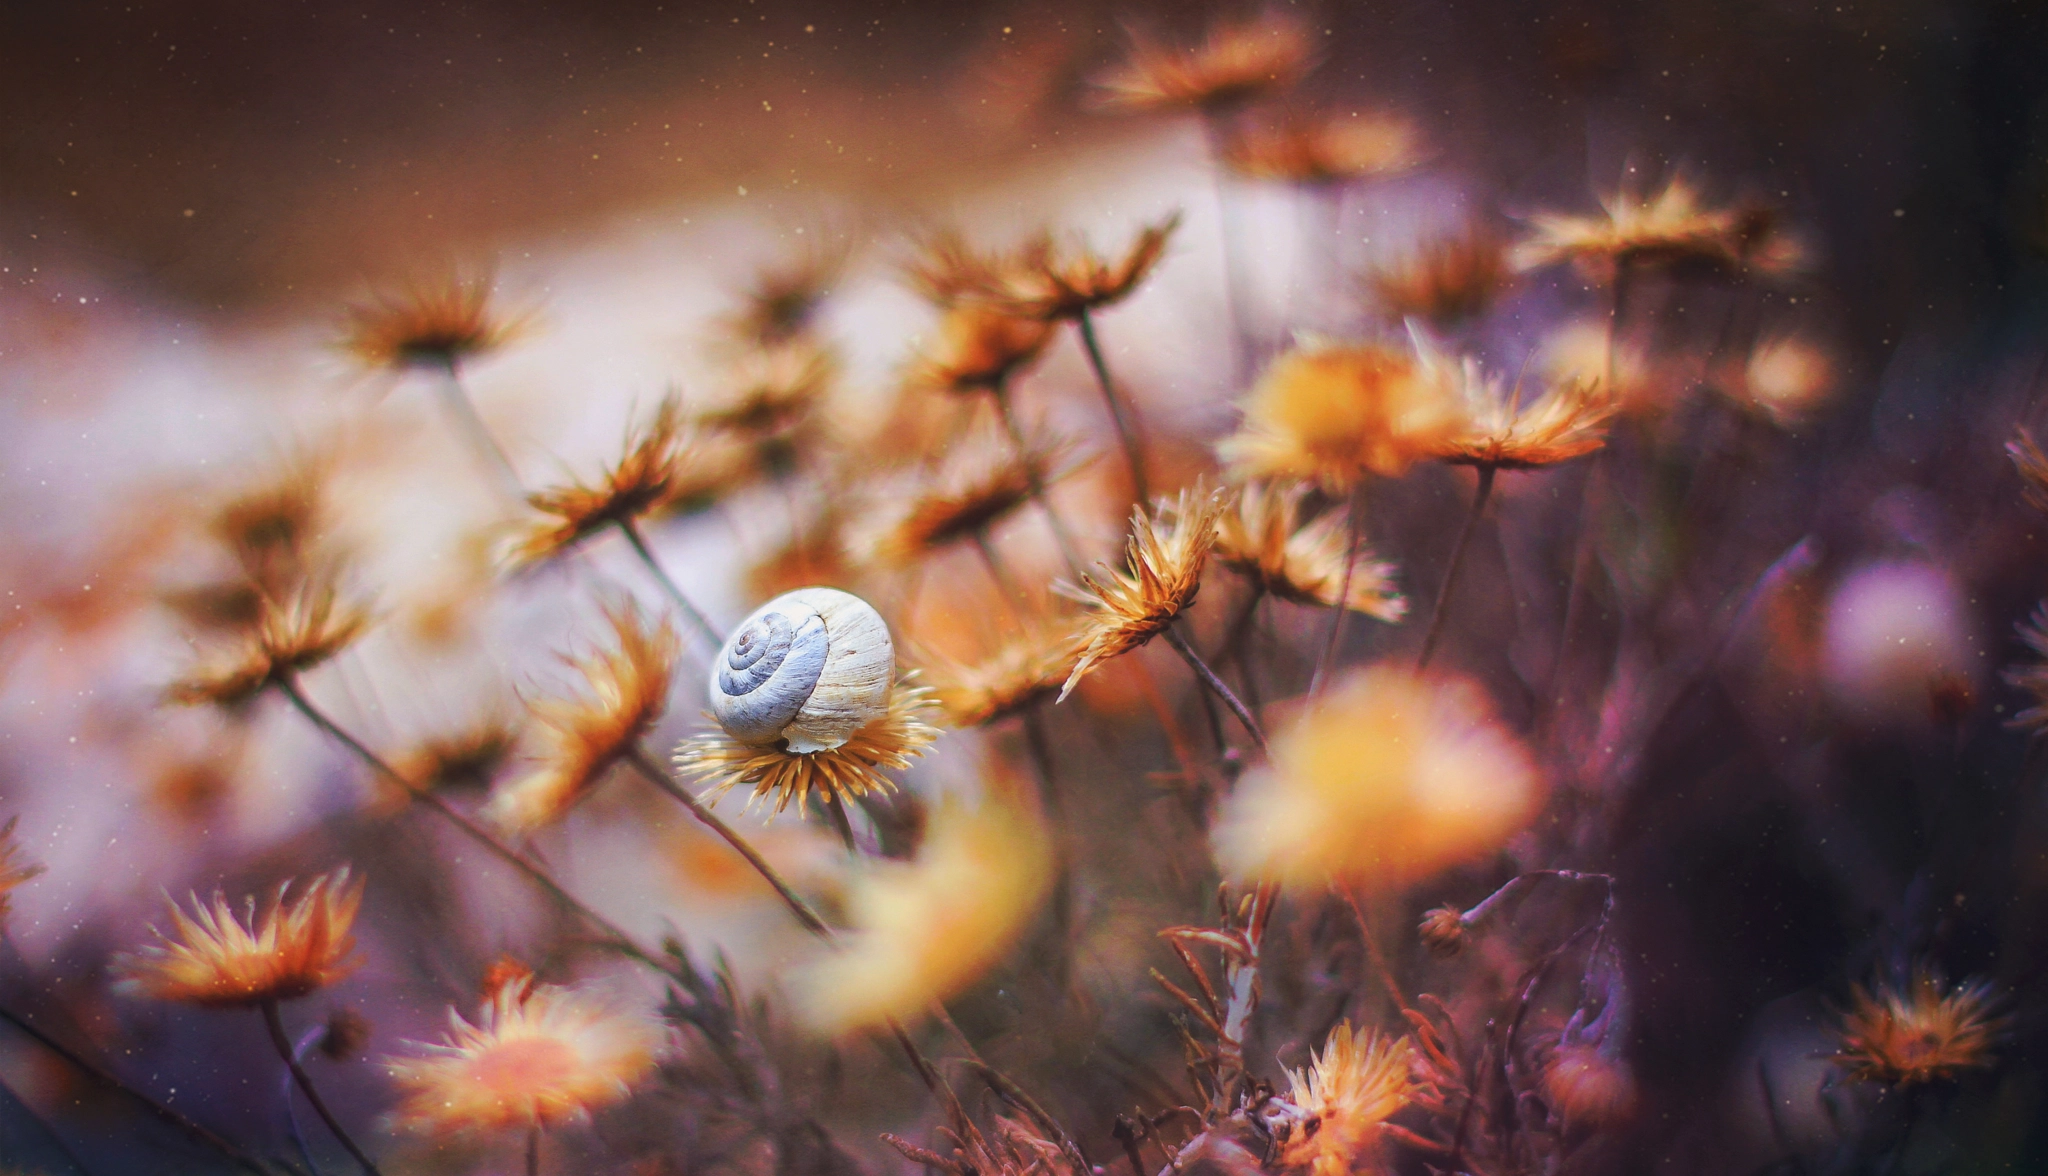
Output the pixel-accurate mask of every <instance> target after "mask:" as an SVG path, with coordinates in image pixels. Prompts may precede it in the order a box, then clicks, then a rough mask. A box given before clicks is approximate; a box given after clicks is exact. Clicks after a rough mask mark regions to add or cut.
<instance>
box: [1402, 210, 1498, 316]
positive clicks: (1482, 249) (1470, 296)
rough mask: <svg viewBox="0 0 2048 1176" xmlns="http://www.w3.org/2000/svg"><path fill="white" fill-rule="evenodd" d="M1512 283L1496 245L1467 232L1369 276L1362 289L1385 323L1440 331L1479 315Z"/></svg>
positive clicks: (1492, 240) (1483, 236) (1489, 238)
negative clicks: (1411, 322)
mask: <svg viewBox="0 0 2048 1176" xmlns="http://www.w3.org/2000/svg"><path fill="white" fill-rule="evenodd" d="M1513 279H1514V271H1513V270H1512V269H1511V268H1510V267H1509V265H1508V258H1507V250H1506V248H1505V247H1503V246H1502V245H1501V242H1500V239H1499V238H1497V237H1495V236H1494V235H1493V234H1491V233H1488V232H1486V231H1484V230H1482V229H1477V228H1473V229H1468V230H1467V231H1465V232H1464V233H1462V234H1459V235H1456V236H1449V237H1442V238H1438V239H1436V240H1433V241H1430V242H1428V243H1426V244H1424V245H1422V246H1421V247H1420V248H1418V249H1416V250H1415V251H1414V252H1412V253H1410V254H1408V255H1407V256H1405V257H1403V258H1401V259H1400V260H1399V261H1396V262H1394V263H1392V264H1390V265H1386V266H1382V267H1381V268H1379V269H1376V270H1374V271H1373V272H1372V273H1371V274H1370V275H1368V276H1367V278H1366V286H1367V288H1368V289H1369V290H1370V291H1371V293H1372V296H1373V298H1374V300H1375V301H1376V302H1378V304H1379V307H1380V310H1381V311H1382V312H1383V313H1384V314H1385V315H1386V317H1387V318H1389V319H1392V320H1394V321H1397V322H1398V321H1400V320H1402V319H1409V318H1420V319H1423V320H1425V321H1427V322H1429V323H1430V324H1431V325H1432V326H1435V327H1438V328H1446V327H1454V326H1457V325H1459V324H1461V323H1466V322H1470V321H1471V320H1473V319H1476V318H1479V317H1480V316H1482V315H1484V314H1485V313H1486V312H1487V311H1488V310H1489V309H1491V308H1492V306H1493V304H1494V301H1495V299H1497V298H1499V297H1500V294H1501V292H1502V291H1503V290H1505V289H1507V287H1508V285H1509V283H1510V282H1512V281H1513Z"/></svg>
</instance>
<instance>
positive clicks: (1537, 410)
mask: <svg viewBox="0 0 2048 1176" xmlns="http://www.w3.org/2000/svg"><path fill="white" fill-rule="evenodd" d="M1411 334H1412V335H1413V337H1414V340H1415V352H1416V362H1417V364H1418V365H1419V367H1420V369H1421V373H1422V378H1423V379H1426V380H1430V381H1432V382H1434V383H1436V384H1438V385H1439V386H1440V387H1441V388H1442V389H1443V395H1444V396H1445V397H1447V398H1450V399H1454V400H1456V401H1457V402H1458V403H1460V404H1462V405H1463V406H1464V415H1465V427H1464V428H1463V429H1461V430H1459V431H1458V433H1457V434H1456V435H1454V436H1452V437H1450V438H1447V439H1446V440H1445V441H1444V442H1443V443H1442V445H1441V447H1440V448H1439V449H1438V451H1437V456H1439V457H1441V458H1442V459H1443V460H1444V461H1447V462H1450V463H1451V464H1453V465H1472V466H1491V467H1492V468H1494V469H1507V470H1526V469H1535V468H1537V467H1539V466H1547V465H1555V464H1557V463H1558V462H1562V461H1570V460H1571V459H1572V458H1575V457H1584V456H1585V455H1586V454H1588V453H1591V452H1593V451H1594V450H1596V449H1599V448H1600V447H1601V446H1602V445H1605V444H1606V443H1607V421H1608V418H1610V417H1612V416H1613V415H1614V411H1615V405H1614V402H1613V401H1612V400H1609V399H1608V398H1607V397H1606V396H1603V395H1601V394H1599V393H1598V392H1597V391H1596V389H1597V387H1598V385H1595V384H1591V383H1571V384H1552V385H1550V386H1549V387H1546V388H1544V389H1543V390H1542V391H1541V392H1540V393H1538V394H1537V395H1536V396H1534V397H1532V398H1531V399H1529V400H1528V401H1526V402H1524V401H1523V399H1522V385H1521V381H1519V380H1517V381H1516V382H1515V386H1514V389H1513V390H1512V391H1509V390H1507V389H1504V388H1503V387H1502V386H1501V379H1500V377H1499V376H1491V377H1489V376H1487V375H1485V374H1484V373H1482V372H1481V371H1480V370H1479V361H1478V360H1476V359H1473V358H1471V357H1470V356H1466V357H1463V358H1453V357H1451V356H1449V355H1446V354H1444V353H1443V352H1441V351H1439V350H1437V348H1436V347H1435V345H1434V344H1432V343H1431V342H1430V341H1429V338H1428V337H1427V336H1426V335H1424V334H1423V333H1422V332H1421V331H1420V330H1412V331H1411Z"/></svg>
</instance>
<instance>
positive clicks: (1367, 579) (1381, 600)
mask: <svg viewBox="0 0 2048 1176" xmlns="http://www.w3.org/2000/svg"><path fill="white" fill-rule="evenodd" d="M1308 489H1309V488H1308V486H1306V485H1305V484H1301V483H1295V484H1293V485H1290V486H1285V487H1281V486H1275V485H1273V484H1271V483H1267V482H1250V483H1247V484H1245V485H1244V486H1243V487H1241V488H1240V489H1238V490H1237V491H1236V492H1234V493H1233V494H1231V496H1230V498H1229V499H1228V501H1227V502H1226V504H1225V506H1224V509H1223V511H1222V513H1221V514H1219V515H1218V516H1217V517H1216V558H1217V559H1219V560H1221V561H1223V563H1225V564H1226V565H1228V566H1229V567H1230V568H1231V569H1232V570H1234V571H1237V572H1239V573H1240V574H1242V575H1244V576H1245V577H1247V578H1248V579H1250V580H1251V581H1252V582H1253V583H1254V584H1257V585H1258V586H1259V587H1260V588H1261V589H1262V590H1264V591H1266V592H1270V593H1272V594H1273V595H1274V596H1277V597H1279V598H1280V599H1282V600H1291V601H1293V602H1295V603H1296V604H1309V605H1318V606H1321V607H1323V608H1335V607H1337V600H1338V593H1340V592H1342V591H1343V590H1344V587H1345V585H1344V580H1345V575H1344V572H1345V568H1344V564H1345V559H1346V556H1347V552H1346V551H1345V548H1346V547H1347V546H1348V545H1349V538H1348V537H1347V536H1346V535H1345V533H1344V527H1343V524H1342V523H1341V522H1340V520H1339V518H1338V516H1337V515H1336V514H1325V515H1323V516H1322V517H1321V518H1318V519H1316V520H1315V521H1314V522H1312V523H1309V524H1307V525H1303V523H1302V521H1301V503H1302V499H1303V498H1305V497H1307V495H1308ZM1349 558H1350V561H1351V569H1350V571H1351V576H1350V580H1351V583H1350V596H1349V597H1348V598H1347V599H1346V600H1345V605H1346V607H1348V608H1350V609H1352V610H1353V611H1356V612H1362V613H1364V614H1366V615H1367V616H1370V617H1374V618H1377V619H1379V620H1382V621H1386V622H1388V623H1390V624H1391V623H1393V622H1395V621H1398V620H1400V619H1401V618H1402V617H1404V616H1406V615H1408V601H1407V599H1406V598H1404V597H1403V596H1402V595H1401V592H1400V590H1399V589H1397V588H1396V587H1394V565H1392V564H1390V563H1382V562H1380V561H1378V560H1376V559H1374V558H1373V557H1372V553H1371V552H1369V551H1359V552H1356V553H1351V554H1349Z"/></svg>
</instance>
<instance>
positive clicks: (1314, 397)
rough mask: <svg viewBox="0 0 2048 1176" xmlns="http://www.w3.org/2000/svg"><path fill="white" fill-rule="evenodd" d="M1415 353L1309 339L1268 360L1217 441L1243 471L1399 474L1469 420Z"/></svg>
mask: <svg viewBox="0 0 2048 1176" xmlns="http://www.w3.org/2000/svg"><path fill="white" fill-rule="evenodd" d="M1450 391H1451V389H1449V388H1447V387H1445V386H1444V384H1443V382H1442V381H1440V380H1431V379H1426V378H1424V373H1423V372H1422V370H1421V368H1420V365H1418V364H1417V363H1416V361H1415V359H1414V358H1413V357H1412V356H1409V355H1407V354H1404V353H1402V352H1400V351H1397V350H1395V349H1394V348H1391V347H1387V346H1385V345H1382V344H1379V343H1335V342H1330V341H1328V340H1322V339H1314V338H1310V339H1305V340H1303V341H1302V342H1300V343H1297V344H1296V345H1295V346H1294V347H1293V348H1291V349H1289V350H1288V351H1286V352H1284V353H1283V354H1281V355H1280V356H1279V357H1278V358H1276V359H1275V360H1273V362H1272V364H1271V365H1270V366H1269V367H1267V369H1266V372H1265V374H1264V375H1262V376H1260V377H1259V382H1258V383H1257V384H1256V385H1255V386H1254V387H1253V388H1252V390H1251V393H1250V395H1248V396H1247V397H1246V398H1245V400H1244V403H1243V407H1244V422H1243V423H1242V424H1241V425H1240V426H1239V428H1238V431H1237V433H1236V434H1235V435H1233V436H1231V437H1228V438H1226V439H1225V440H1224V441H1223V443H1222V444H1221V445H1219V446H1218V451H1219V452H1220V453H1221V455H1222V456H1223V459H1224V460H1225V461H1227V462H1229V463H1230V465H1231V466H1232V467H1233V469H1234V470H1235V471H1236V472H1237V473H1238V474H1240V475H1241V476H1243V477H1246V478H1301V479H1309V480H1313V481H1315V482H1317V483H1318V484H1320V485H1321V486H1322V487H1323V488H1324V489H1326V490H1331V491H1340V490H1345V489H1349V488H1350V487H1351V486H1353V485H1356V484H1357V483H1358V482H1359V481H1360V480H1361V479H1363V478H1364V477H1365V476H1366V475H1368V474H1379V475H1381V476H1383V477H1396V476H1399V475H1400V474H1402V473H1405V472H1406V471H1407V469H1408V467H1409V466H1410V465H1412V464H1414V463H1415V462H1417V461H1421V460H1423V459H1424V458H1428V457H1433V456H1436V455H1437V454H1438V453H1439V452H1440V450H1441V449H1442V447H1443V446H1444V445H1445V444H1446V443H1448V442H1450V441H1451V440H1452V439H1454V438H1456V437H1458V436H1459V435H1460V434H1461V433H1462V432H1463V431H1464V430H1465V428H1466V426H1467V421H1466V418H1465V411H1464V405H1463V404H1462V403H1461V402H1460V400H1459V399H1458V398H1457V397H1455V396H1452V395H1449V392H1450Z"/></svg>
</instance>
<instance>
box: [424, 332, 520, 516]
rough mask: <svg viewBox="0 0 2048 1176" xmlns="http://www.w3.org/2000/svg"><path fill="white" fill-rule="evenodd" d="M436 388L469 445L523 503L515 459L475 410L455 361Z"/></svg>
mask: <svg viewBox="0 0 2048 1176" xmlns="http://www.w3.org/2000/svg"><path fill="white" fill-rule="evenodd" d="M434 389H435V391H436V392H438V393H439V394H440V397H441V403H442V404H443V405H444V406H446V407H447V409H448V415H449V416H451V417H453V418H455V427H456V428H457V429H458V430H460V431H461V433H462V435H463V436H464V437H466V438H468V439H469V443H470V446H471V447H472V448H473V449H475V450H476V451H477V453H478V454H479V455H480V456H481V457H482V458H483V459H484V460H485V461H486V462H489V463H490V465H491V467H492V468H493V469H495V470H496V471H497V474H498V477H499V480H500V481H502V482H503V483H504V489H505V490H506V492H508V493H509V494H511V495H512V497H513V498H515V499H519V500H522V501H523V500H524V499H525V498H526V488H525V487H524V486H523V485H521V484H520V481H519V471H518V470H516V469H514V468H513V466H512V459H511V458H509V457H507V456H505V449H504V447H503V446H501V445H499V444H498V439H497V438H496V437H493V436H491V430H490V428H489V427H488V426H486V425H485V424H484V418H483V417H482V416H481V415H479V414H478V413H477V411H476V403H475V402H474V401H472V400H470V398H469V390H468V389H467V388H464V387H463V386H462V374H461V371H460V369H459V368H458V367H457V366H456V364H455V363H454V362H453V361H450V362H449V363H448V364H447V365H446V366H445V367H442V368H441V369H440V372H439V378H438V379H436V380H435V381H434Z"/></svg>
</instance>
